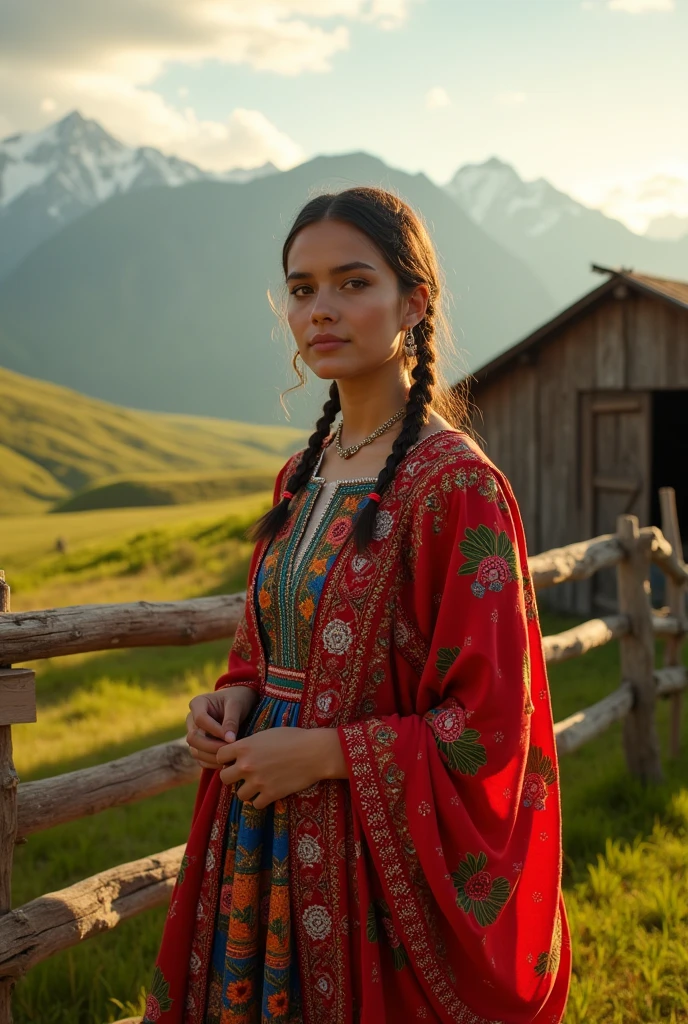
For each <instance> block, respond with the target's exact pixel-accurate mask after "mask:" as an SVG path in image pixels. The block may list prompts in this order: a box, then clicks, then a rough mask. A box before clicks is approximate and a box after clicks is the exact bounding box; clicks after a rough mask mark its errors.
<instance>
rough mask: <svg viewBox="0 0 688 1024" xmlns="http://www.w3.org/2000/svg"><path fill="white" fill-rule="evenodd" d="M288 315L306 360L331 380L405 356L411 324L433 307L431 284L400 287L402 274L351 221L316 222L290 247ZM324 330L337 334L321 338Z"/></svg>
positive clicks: (301, 233) (314, 369) (361, 371)
mask: <svg viewBox="0 0 688 1024" xmlns="http://www.w3.org/2000/svg"><path fill="white" fill-rule="evenodd" d="M286 284H287V288H288V289H289V296H288V305H287V318H288V320H289V326H290V328H291V330H292V333H293V335H294V338H295V339H296V344H297V346H298V349H299V353H300V355H301V358H302V359H303V361H304V363H305V364H306V365H307V366H308V367H309V368H310V369H311V370H313V372H314V373H315V374H317V376H318V377H320V378H323V379H325V380H333V379H342V378H346V377H354V376H358V375H359V374H366V373H369V372H370V371H372V370H374V369H377V368H379V367H380V366H381V365H382V364H383V363H386V362H390V361H396V362H397V363H400V362H401V359H402V355H401V353H402V345H403V331H404V328H405V327H406V326H409V325H414V324H415V323H417V322H418V321H419V320H420V319H422V316H423V315H424V312H425V305H427V295H428V289H427V287H426V286H425V285H418V286H417V288H416V289H415V292H414V295H413V296H411V297H408V298H404V297H402V296H401V295H400V293H399V286H398V282H397V276H396V274H395V273H394V271H393V270H392V269H391V267H390V266H389V265H388V264H387V262H386V260H385V259H384V257H383V256H382V253H381V252H380V250H379V249H378V248H377V247H376V246H375V245H374V243H373V242H371V240H370V239H369V238H368V236H367V235H366V234H365V233H364V232H362V231H359V229H358V228H356V227H354V226H353V225H351V224H347V223H345V222H344V221H338V220H323V221H318V222H317V223H315V224H309V225H308V226H307V227H305V228H302V229H301V231H299V233H298V234H297V235H296V237H295V238H294V241H293V242H292V245H291V249H290V250H289V256H288V266H287V279H286ZM319 334H325V335H334V336H335V338H336V339H339V340H334V341H327V340H325V339H323V340H322V341H319V340H318V337H317V336H318V335H319Z"/></svg>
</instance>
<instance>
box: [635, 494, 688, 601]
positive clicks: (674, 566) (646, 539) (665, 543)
mask: <svg viewBox="0 0 688 1024" xmlns="http://www.w3.org/2000/svg"><path fill="white" fill-rule="evenodd" d="M663 489H664V488H662V490H663ZM640 538H641V541H642V543H643V545H644V546H645V547H646V548H647V551H648V553H649V556H650V558H651V559H652V561H653V562H654V563H655V565H658V566H659V567H660V569H663V570H664V572H665V573H666V574H667V576H670V577H671V579H672V580H675V582H676V583H688V566H686V565H685V564H684V563H683V561H680V560H679V557H677V551H680V548H679V547H677V548H676V549H674V547H672V545H671V543H670V541H669V540H668V539H667V538H666V537H665V536H664V534H663V533H662V531H661V530H660V529H659V527H658V526H644V527H643V528H642V530H641V531H640Z"/></svg>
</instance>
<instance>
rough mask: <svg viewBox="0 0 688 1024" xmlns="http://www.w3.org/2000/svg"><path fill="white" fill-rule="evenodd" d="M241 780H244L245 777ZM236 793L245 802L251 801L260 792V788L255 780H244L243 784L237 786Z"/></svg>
mask: <svg viewBox="0 0 688 1024" xmlns="http://www.w3.org/2000/svg"><path fill="white" fill-rule="evenodd" d="M240 781H241V782H243V779H242V780H240ZM235 793H236V795H237V796H238V797H239V799H240V800H241V801H243V802H244V803H250V802H251V801H252V800H254V799H255V798H256V797H257V796H258V795H259V794H260V790H259V789H258V788H257V786H256V784H255V782H254V783H250V782H243V785H241V786H238V787H237V788H236V790H235Z"/></svg>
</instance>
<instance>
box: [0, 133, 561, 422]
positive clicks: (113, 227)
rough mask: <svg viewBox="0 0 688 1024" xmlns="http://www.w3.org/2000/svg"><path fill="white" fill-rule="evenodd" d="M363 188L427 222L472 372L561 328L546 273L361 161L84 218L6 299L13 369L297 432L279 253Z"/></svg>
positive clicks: (300, 414) (29, 264)
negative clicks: (319, 196)
mask: <svg viewBox="0 0 688 1024" xmlns="http://www.w3.org/2000/svg"><path fill="white" fill-rule="evenodd" d="M353 184H376V185H381V186H383V187H386V188H390V189H392V190H394V191H395V192H397V193H398V194H399V195H401V196H402V197H403V198H405V199H407V200H408V201H409V202H410V203H411V204H412V205H413V206H414V207H415V208H416V209H418V210H420V211H421V213H422V214H423V216H424V218H425V220H426V222H427V225H428V228H429V230H430V232H431V234H432V236H433V239H434V241H435V244H436V245H437V248H438V251H439V254H440V257H441V260H442V264H443V267H444V271H445V276H446V283H447V287H448V291H449V293H450V296H449V302H448V313H449V315H450V318H451V320H452V322H453V328H454V332H455V335H456V338H457V342H458V345H459V347H460V348H462V349H466V350H467V353H468V355H467V361H468V363H469V364H470V365H473V366H475V365H478V364H480V363H482V362H484V361H485V360H486V359H487V358H488V357H489V356H490V355H492V354H494V353H495V352H497V351H498V350H500V349H503V348H506V347H507V346H508V345H510V344H512V343H513V342H514V341H515V340H516V339H517V338H519V337H520V336H521V335H522V334H523V333H524V332H525V331H526V330H528V329H530V328H533V327H535V326H536V325H537V323H539V322H540V321H541V320H542V319H544V318H545V317H546V316H547V315H548V314H550V313H552V312H554V303H553V300H552V298H551V296H550V295H549V293H548V291H547V290H546V288H545V287H544V286H543V285H542V284H541V283H540V281H539V280H538V279H537V278H536V276H535V275H534V274H533V272H532V271H531V270H529V269H528V268H527V267H526V266H525V264H523V263H522V262H521V261H520V260H519V259H518V258H517V257H516V256H514V255H512V254H511V253H509V252H507V251H506V249H504V248H503V247H502V246H501V245H500V244H499V243H498V242H496V241H494V239H492V238H490V237H489V236H488V235H487V234H486V233H485V232H484V231H483V230H482V228H481V227H479V226H478V225H477V224H475V223H473V221H471V220H470V219H469V218H468V217H467V216H466V214H465V213H464V212H463V211H462V210H460V209H459V207H458V206H457V204H456V203H455V202H454V201H453V200H452V199H451V197H450V196H449V195H448V194H447V193H446V192H445V191H444V190H443V189H441V188H439V187H438V186H436V185H435V184H433V182H431V181H430V180H429V179H428V178H427V177H426V176H425V175H424V174H416V175H410V174H405V173H403V172H401V171H397V170H395V169H392V168H389V167H388V166H387V165H386V164H384V163H383V162H382V161H381V160H378V159H376V158H374V157H372V156H369V155H367V154H365V153H351V154H345V155H342V156H327V157H325V156H323V157H317V158H316V159H313V160H310V161H308V162H307V163H304V164H301V165H300V166H298V167H295V168H293V169H292V170H289V171H285V172H282V173H280V174H273V175H269V176H267V177H265V178H259V179H255V180H253V181H249V182H247V183H245V184H237V183H231V182H195V183H192V184H189V185H185V186H182V187H180V188H174V189H170V188H150V189H142V190H140V191H137V192H132V193H130V194H127V195H122V196H116V197H113V198H112V199H110V200H108V201H107V202H105V203H103V204H102V205H101V206H99V207H98V208H96V209H94V210H92V211H91V212H89V213H86V214H84V216H82V217H80V218H79V219H78V220H77V221H76V222H74V223H73V224H70V225H68V226H66V227H65V228H63V229H62V230H61V231H60V232H59V233H58V234H57V235H56V236H55V237H53V238H51V239H50V240H48V241H46V242H44V243H43V244H42V245H41V246H40V247H39V248H38V249H36V250H35V251H34V252H33V253H31V255H29V256H28V257H27V259H25V260H24V261H23V263H22V264H21V266H20V267H18V268H17V269H16V270H15V271H14V272H13V273H12V274H10V275H9V277H7V278H6V279H4V280H3V282H2V284H1V285H0V329H1V330H2V332H3V333H2V335H0V363H2V365H4V366H7V367H9V368H10V369H14V370H17V371H19V372H21V373H25V374H30V375H31V376H34V377H39V376H40V377H41V378H42V379H44V380H50V381H54V382H56V383H59V384H63V385H65V386H68V387H72V388H76V389H77V390H78V391H80V392H82V393H84V394H89V395H93V396H95V397H98V398H103V399H106V400H107V401H110V402H117V403H118V404H122V405H126V406H129V407H133V408H137V409H155V410H159V411H163V412H178V413H179V412H183V413H189V414H194V415H197V414H204V415H209V416H219V417H228V418H231V419H238V420H243V421H246V422H250V423H283V422H284V415H283V412H282V410H281V408H280V405H279V401H278V395H279V392H280V391H281V390H284V389H285V388H286V387H288V386H289V385H290V384H292V383H293V382H294V381H295V377H294V375H293V372H292V370H291V368H290V366H289V357H290V355H291V351H292V347H293V342H292V341H291V340H287V339H286V338H285V336H284V334H283V332H282V330H281V327H280V325H279V323H278V321H277V320H276V318H275V314H274V313H273V311H272V309H271V308H270V304H269V302H268V298H267V295H266V292H267V289H268V288H269V289H270V293H271V295H273V297H274V298H275V299H276V300H277V301H278V302H279V300H280V298H281V296H282V295H283V294H284V292H283V290H282V289H283V274H282V270H281V266H280V252H281V246H282V241H283V239H284V237H285V235H286V233H287V230H288V228H289V225H290V223H291V221H292V219H293V217H294V216H295V215H296V213H297V211H298V209H299V208H300V207H301V206H302V205H303V203H304V202H305V201H306V200H307V199H308V198H309V197H310V196H312V195H313V194H314V192H316V191H317V192H320V191H323V190H325V189H327V188H329V189H335V190H341V189H342V188H345V187H348V186H351V185H353ZM316 383H317V386H316V388H315V389H314V391H315V393H314V394H312V395H310V396H309V395H304V394H303V393H300V394H298V395H295V396H293V404H292V408H293V410H294V412H293V423H296V424H299V425H302V426H304V427H306V426H308V425H310V424H311V423H312V422H313V421H314V419H315V416H316V407H317V402H318V398H319V396H320V394H321V390H322V389H321V386H320V384H319V382H316ZM290 401H292V399H291V398H290Z"/></svg>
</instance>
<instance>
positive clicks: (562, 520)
mask: <svg viewBox="0 0 688 1024" xmlns="http://www.w3.org/2000/svg"><path fill="white" fill-rule="evenodd" d="M528 358H529V359H530V361H529V362H528V364H527V365H524V364H523V362H522V361H516V360H514V362H512V363H510V364H507V366H506V367H505V368H504V369H500V370H499V371H496V372H495V373H493V374H492V375H491V376H489V377H487V378H485V379H484V380H480V381H478V383H477V384H476V385H474V389H473V394H474V400H475V402H476V405H477V406H478V408H479V409H480V410H481V412H482V420H480V419H477V420H476V427H477V429H478V432H479V433H480V434H481V435H482V438H483V439H484V442H485V449H486V451H487V454H488V455H489V457H490V458H491V459H492V460H493V461H494V462H495V464H496V465H497V466H498V467H499V468H500V469H501V470H503V471H504V472H505V473H506V475H507V477H508V478H509V480H510V482H511V484H512V487H513V489H514V493H515V494H516V497H517V499H518V502H519V505H520V507H521V513H522V515H523V521H524V525H525V529H526V536H527V539H528V547H529V550H530V551H546V550H549V549H550V548H553V547H561V546H563V545H565V544H570V543H572V542H573V541H575V540H576V539H577V538H580V537H584V536H588V533H587V531H588V529H589V527H590V524H589V523H588V521H587V518H588V517H587V516H586V514H585V510H584V500H583V490H584V481H583V473H584V467H583V465H582V463H583V450H582V448H583V445H582V432H583V406H584V401H585V398H584V396H585V395H586V394H592V395H593V397H594V393H595V392H598V391H599V392H607V393H609V392H614V391H623V390H631V391H642V392H648V391H652V390H662V389H665V388H686V389H688V312H686V311H685V310H683V309H681V308H679V307H677V306H673V305H671V304H670V303H667V302H665V301H663V300H662V299H660V298H655V297H653V296H651V295H644V294H639V293H637V292H633V291H629V293H628V295H627V297H626V298H615V297H614V295H613V293H609V294H608V295H607V296H606V297H605V298H604V299H603V300H602V301H601V302H600V303H599V304H598V305H597V306H591V307H590V308H589V309H588V310H586V311H585V312H584V313H583V315H581V316H579V317H578V318H577V319H575V320H572V321H570V322H569V323H568V324H565V325H563V326H560V327H559V328H558V329H557V330H556V332H553V333H552V334H551V335H549V336H547V337H546V338H545V339H543V340H540V341H539V342H538V343H537V346H534V347H533V348H532V349H531V351H530V353H529V354H528ZM617 440H618V442H620V443H615V444H614V445H612V444H611V441H610V445H609V446H608V447H609V451H614V450H617V449H618V451H619V453H620V458H621V461H622V462H623V461H624V460H623V458H622V456H623V452H624V450H625V448H626V447H627V445H628V444H629V443H630V444H632V443H633V438H626V439H624V438H619V439H617ZM602 441H603V438H600V440H599V443H600V444H601V443H602ZM599 454H600V455H601V454H603V453H599ZM606 469H607V471H608V474H609V476H610V477H619V476H622V475H623V472H624V466H623V465H619V466H616V464H614V465H609V466H608V467H606ZM641 525H646V524H645V523H641ZM544 598H545V595H544V594H543V599H544ZM546 598H547V600H548V602H549V603H551V604H552V605H553V606H554V607H557V608H558V609H560V610H562V611H575V612H578V613H580V614H587V613H588V612H589V611H590V586H589V584H588V583H576V584H565V585H563V586H560V587H555V588H552V590H551V591H550V592H548V593H547V595H546Z"/></svg>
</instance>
